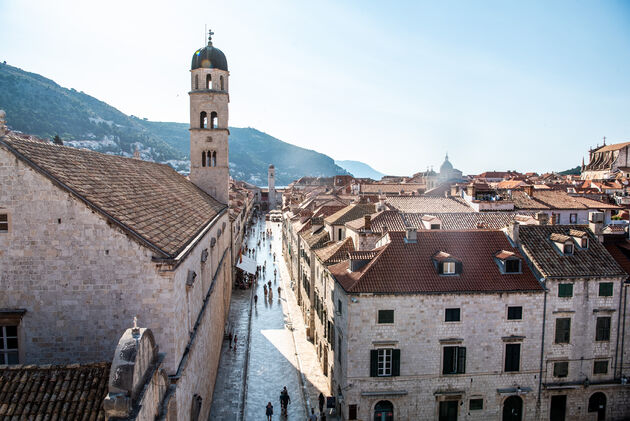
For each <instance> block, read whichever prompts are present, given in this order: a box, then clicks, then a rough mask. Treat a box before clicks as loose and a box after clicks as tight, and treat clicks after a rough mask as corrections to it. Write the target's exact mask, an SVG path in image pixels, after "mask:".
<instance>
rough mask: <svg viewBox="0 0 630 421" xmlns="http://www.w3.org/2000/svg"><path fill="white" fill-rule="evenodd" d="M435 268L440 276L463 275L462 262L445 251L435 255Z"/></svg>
mask: <svg viewBox="0 0 630 421" xmlns="http://www.w3.org/2000/svg"><path fill="white" fill-rule="evenodd" d="M432 259H433V266H434V267H435V269H436V270H437V273H438V274H440V275H459V274H461V273H462V262H461V260H459V259H457V258H456V257H453V256H452V255H450V254H449V253H447V252H445V251H438V252H437V253H435V254H434V255H433V258H432Z"/></svg>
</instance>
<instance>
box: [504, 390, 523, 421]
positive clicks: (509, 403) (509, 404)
mask: <svg viewBox="0 0 630 421" xmlns="http://www.w3.org/2000/svg"><path fill="white" fill-rule="evenodd" d="M522 417H523V399H521V398H520V396H510V397H509V398H507V399H506V400H505V402H503V421H521V418H522Z"/></svg>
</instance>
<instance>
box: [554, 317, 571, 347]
mask: <svg viewBox="0 0 630 421" xmlns="http://www.w3.org/2000/svg"><path fill="white" fill-rule="evenodd" d="M555 339H556V340H555V343H557V344H568V343H569V342H571V319H570V318H559V319H556V338H555Z"/></svg>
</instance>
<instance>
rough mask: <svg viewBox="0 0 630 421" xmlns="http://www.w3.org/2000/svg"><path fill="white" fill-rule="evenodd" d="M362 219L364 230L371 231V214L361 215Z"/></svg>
mask: <svg viewBox="0 0 630 421" xmlns="http://www.w3.org/2000/svg"><path fill="white" fill-rule="evenodd" d="M363 220H364V225H365V226H364V229H365V230H366V231H372V216H371V215H364V216H363Z"/></svg>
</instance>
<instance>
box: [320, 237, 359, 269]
mask: <svg viewBox="0 0 630 421" xmlns="http://www.w3.org/2000/svg"><path fill="white" fill-rule="evenodd" d="M351 251H354V243H353V242H352V238H351V237H346V239H345V240H342V241H337V242H335V243H330V244H327V245H325V246H324V247H322V248H320V249H317V250H315V254H316V255H317V257H319V259H320V260H321V261H322V263H324V264H325V265H331V264H334V263H339V262H343V261H344V260H347V259H348V253H349V252H351Z"/></svg>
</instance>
